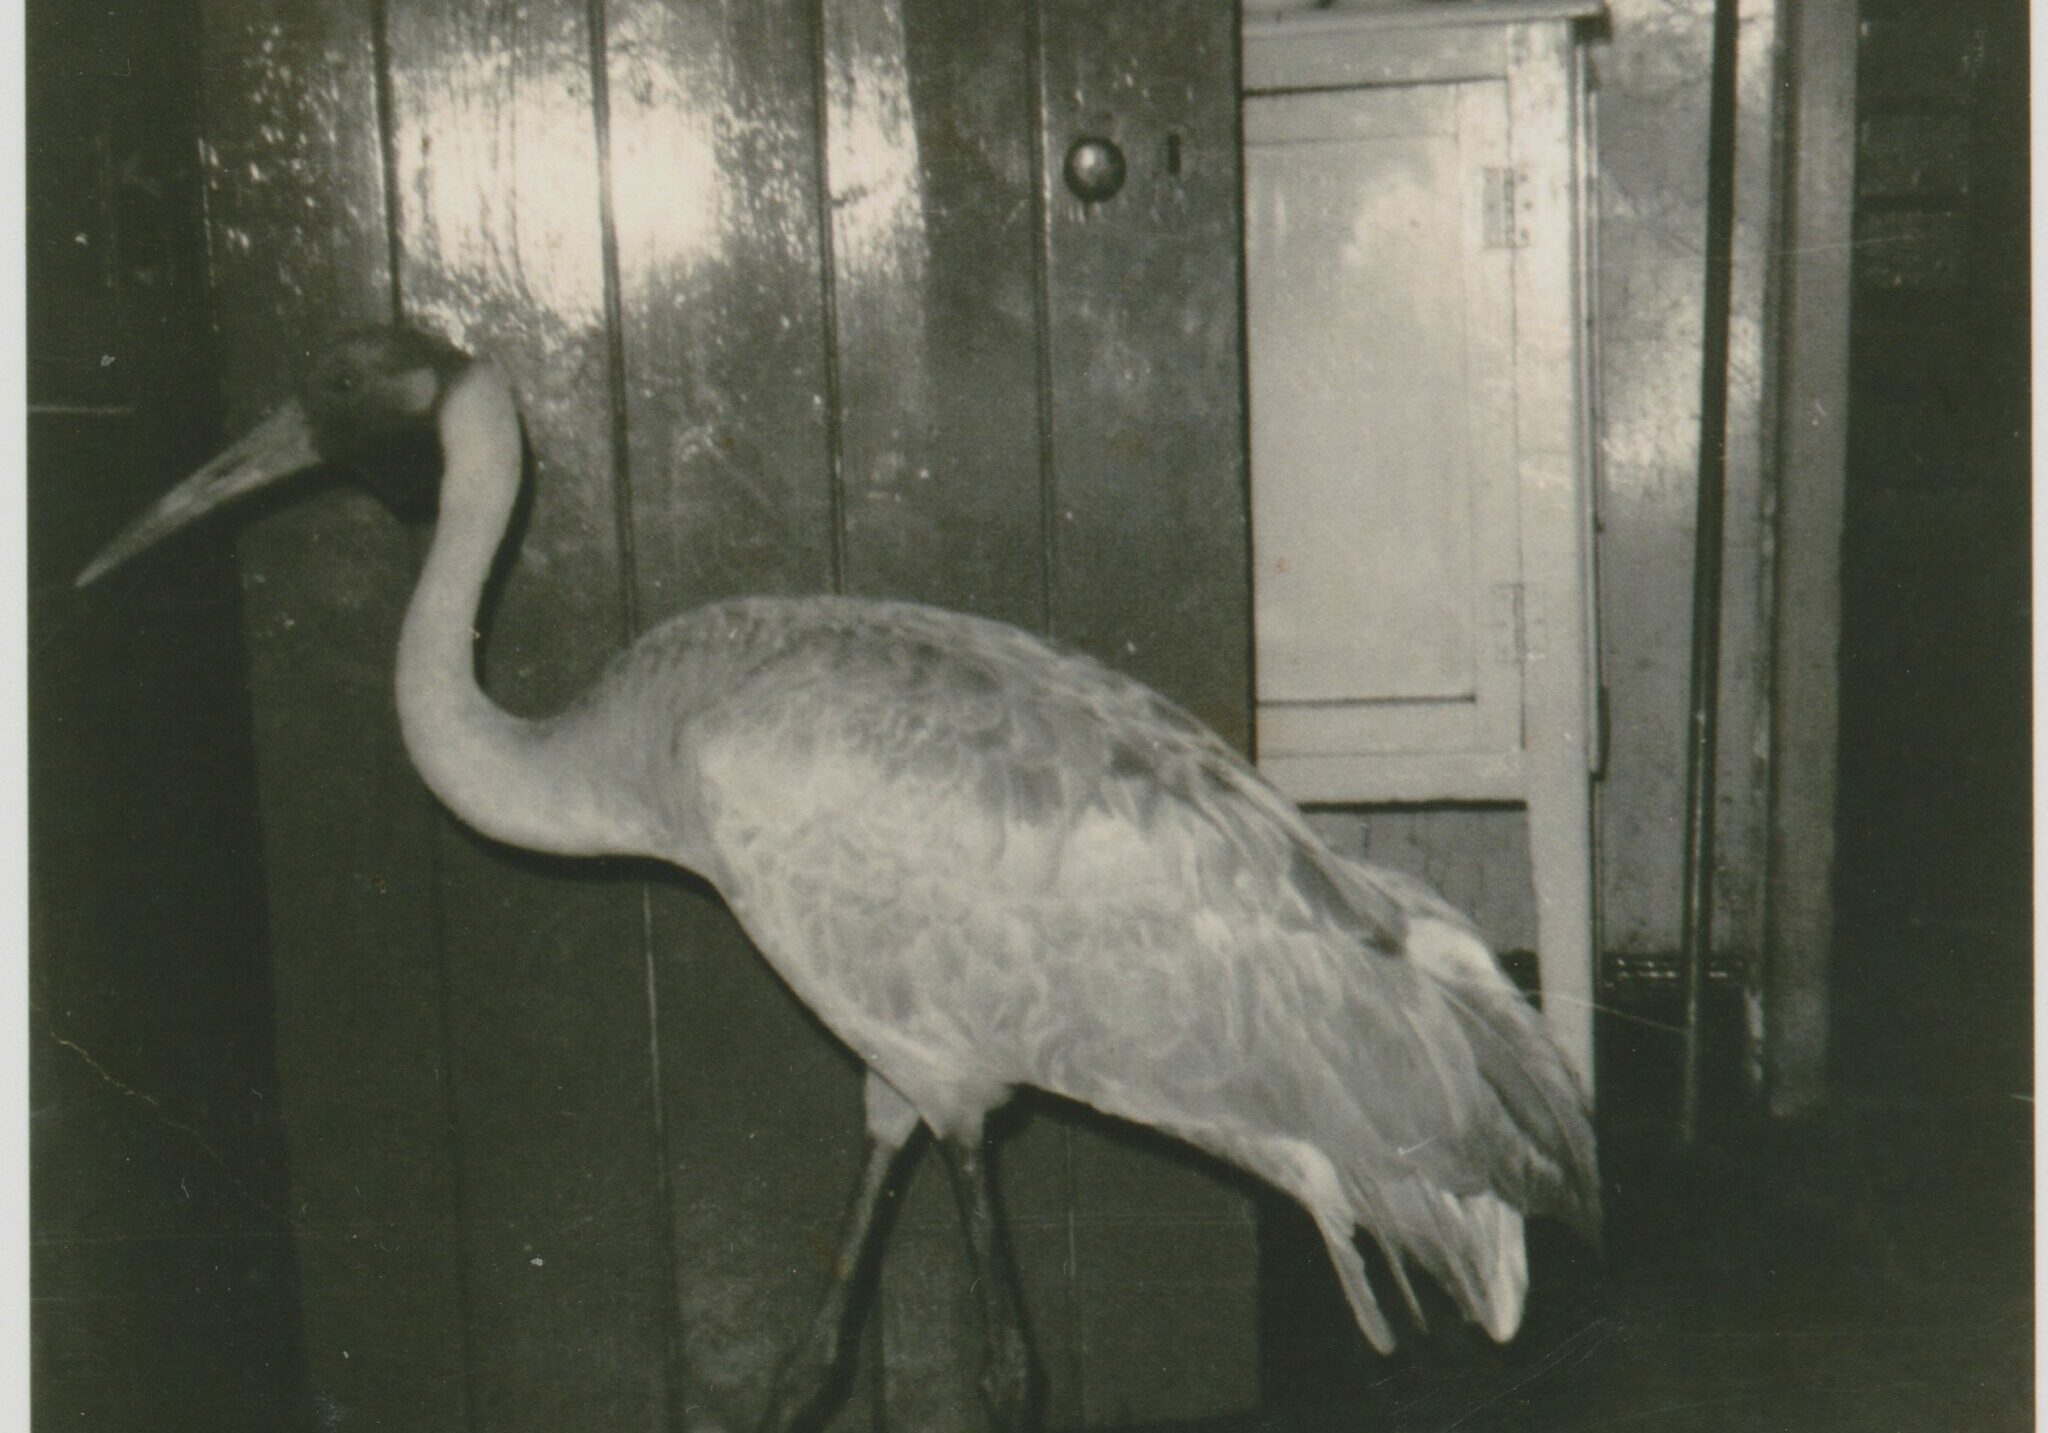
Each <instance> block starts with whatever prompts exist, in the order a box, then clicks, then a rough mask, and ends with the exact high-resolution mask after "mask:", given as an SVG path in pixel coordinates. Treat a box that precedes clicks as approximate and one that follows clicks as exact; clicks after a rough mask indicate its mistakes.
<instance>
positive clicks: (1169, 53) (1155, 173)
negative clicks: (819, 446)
mask: <svg viewBox="0 0 2048 1433" xmlns="http://www.w3.org/2000/svg"><path fill="white" fill-rule="evenodd" d="M1041 8H1042V13H1043V45H1042V54H1043V75H1042V83H1041V95H1042V103H1043V105H1044V114H1045V125H1044V164H1045V173H1046V176H1047V178H1046V180H1045V184H1046V189H1047V196H1046V207H1047V215H1046V230H1047V232H1046V269H1047V272H1046V289H1047V295H1048V315H1049V321H1050V327H1051V332H1050V334H1049V343H1050V346H1051V360H1050V362H1051V367H1050V372H1051V382H1052V419H1053V472H1054V500H1053V503H1052V519H1053V535H1052V539H1051V543H1052V554H1053V558H1052V561H1053V573H1052V624H1053V629H1054V631H1055V632H1056V633H1058V635H1059V636H1060V637H1062V638H1063V639H1065V640H1067V641H1070V642H1073V643H1074V644H1076V645H1077V646H1080V647H1082V648H1084V649H1086V650H1088V651H1091V652H1093V653H1095V654H1096V655H1098V656H1100V657H1102V658H1103V659H1105V660H1107V661H1109V662H1111V663H1112V664H1113V665H1115V666H1117V667H1119V668H1120V669H1122V670H1124V671H1126V672H1129V673H1131V674H1132V675H1133V676H1136V677H1138V678H1140V679H1141V680H1143V681H1146V682H1148V683H1150V684H1151V685H1153V686H1155V687H1157V688H1158V689H1159V690H1161V691H1163V692H1165V693H1166V694H1167V695H1169V696H1171V697H1173V698H1175V699H1176V700H1178V701H1181V702H1183V703H1185V704H1186V705H1187V706H1188V707H1189V708H1190V709H1191V710H1193V711H1194V713H1195V714H1196V715H1197V716H1199V717H1201V718H1202V720H1204V721H1205V722H1207V723H1209V725H1211V726H1212V727H1214V728H1215V729H1216V730H1217V731H1219V732H1221V733H1222V734H1223V736H1224V737H1225V738H1226V739H1228V740H1229V741H1231V742H1233V743H1234V744H1236V745H1237V746H1239V747H1244V746H1247V745H1248V737H1249V723H1250V694H1249V680H1250V679H1249V674H1248V668H1249V662H1248V654H1249V652H1250V649H1251V646H1250V644H1251V638H1250V630H1249V622H1250V596H1249V587H1248V574H1247V564H1248V562H1249V548H1248V543H1247V537H1246V516H1245V514H1246V505H1247V488H1246V481H1245V453H1244V442H1245V439H1244V417H1243V382H1242V377H1241V354H1242V352H1243V341H1242V322H1241V318H1240V301H1239V270H1240V267H1241V259H1240V255H1241V248H1242V242H1241V234H1240V229H1241V226H1240V224H1239V221H1238V205H1239V198H1238V195H1239V189H1238V183H1239V181H1238V174H1239V168H1240V165H1239V150H1238V123H1237V26H1236V18H1235V10H1234V8H1233V7H1232V6H1231V5H1229V4H1226V3H1220V0H1175V3H1170V4H1161V3H1144V0H1113V3H1084V0H1044V3H1043V4H1042V7H1041ZM1164 36H1170V37H1172V38H1171V43H1165V42H1163V41H1162V38H1161V37H1164ZM1134 56H1142V57H1144V58H1143V60H1142V61H1141V62H1139V61H1134V59H1133V57H1134ZM1084 135H1101V136H1104V137H1107V138H1109V139H1111V140H1112V141H1113V142H1115V143H1116V144H1117V145H1118V147H1119V148H1120V149H1121V150H1122V151H1123V154H1124V157H1125V160H1126V163H1127V166H1128V177H1127V178H1126V180H1125V182H1124V185H1123V188H1122V190H1121V191H1120V192H1119V193H1118V194H1117V195H1116V196H1115V197H1114V198H1112V199H1109V200H1107V201H1104V202H1102V203H1100V204H1096V205H1085V204H1083V203H1082V202H1081V201H1080V200H1079V199H1076V198H1075V197H1074V195H1073V194H1072V193H1070V192H1069V191H1068V189H1067V187H1066V185H1065V182H1064V181H1063V180H1062V178H1061V177H1060V175H1061V169H1062V166H1063V164H1064V163H1065V159H1066V154H1067V150H1068V147H1069V146H1070V145H1071V144H1072V143H1073V142H1074V141H1075V140H1076V139H1077V138H1080V137H1082V136H1084Z"/></svg>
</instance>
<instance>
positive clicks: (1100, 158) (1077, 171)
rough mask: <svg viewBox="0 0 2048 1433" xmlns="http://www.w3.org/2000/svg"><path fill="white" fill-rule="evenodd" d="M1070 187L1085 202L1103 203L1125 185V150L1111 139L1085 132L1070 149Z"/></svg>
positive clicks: (1067, 172)
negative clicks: (1119, 147)
mask: <svg viewBox="0 0 2048 1433" xmlns="http://www.w3.org/2000/svg"><path fill="white" fill-rule="evenodd" d="M1066 174H1067V188H1069V189H1071V190H1073V191H1074V197H1075V198H1076V199H1079V200H1080V201H1081V202H1082V203H1084V204H1100V203H1101V202H1102V201H1103V200H1105V199H1109V198H1112V197H1114V195H1115V194H1116V191H1117V190H1119V189H1121V188H1123V187H1124V152H1123V151H1122V150H1121V149H1118V148H1117V147H1116V145H1115V143H1114V142H1113V141H1111V140H1107V139H1102V138H1100V137H1099V136H1095V135H1083V136H1082V137H1081V138H1079V139H1077V140H1075V141H1074V143H1073V147H1072V148H1070V149H1069V150H1068V151H1067V163H1066Z"/></svg>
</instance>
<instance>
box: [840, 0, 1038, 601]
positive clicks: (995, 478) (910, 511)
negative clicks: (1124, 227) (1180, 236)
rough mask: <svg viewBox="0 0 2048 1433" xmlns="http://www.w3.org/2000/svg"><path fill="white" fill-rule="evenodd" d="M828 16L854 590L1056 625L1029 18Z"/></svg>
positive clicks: (946, 1)
mask: <svg viewBox="0 0 2048 1433" xmlns="http://www.w3.org/2000/svg"><path fill="white" fill-rule="evenodd" d="M825 15H826V26H825V40H826V46H827V61H826V81H827V111H826V113H827V122H826V142H827V150H826V155H827V158H826V162H827V172H826V183H827V192H828V194H829V196H830V201H831V209H832V232H831V239H832V256H833V266H832V273H833V291H834V316H835V323H834V330H833V347H834V352H835V355H836V358H837V370H838V379H839V411H840V418H839V434H840V471H841V481H842V483H843V486H844V490H845V494H846V506H845V528H846V532H845V544H846V587H847V590H849V591H852V592H861V593H874V594H886V595H889V596H895V597H907V598H911V599H913V600H918V601H930V602H936V603H940V604H942V605H944V606H947V607H951V608H954V609H956V610H959V611H966V612H975V613H979V614H982V615H986V616H992V617H997V618H1001V619H1003V620H1006V621H1010V622H1015V623H1017V624H1019V625H1021V626H1025V627H1038V626H1041V625H1043V622H1044V620H1045V612H1044V606H1045V603H1044V580H1045V571H1044V543H1043V541H1042V538H1041V533H1040V520H1041V516H1042V507H1043V504H1042V501H1041V494H1040V490H1039V463H1038V372H1037V363H1036V360H1035V353H1036V339H1037V323H1036V315H1035V304H1036V298H1035V293H1034V285H1035V273H1034V265H1035V255H1036V248H1037V241H1036V233H1035V229H1034V226H1033V223H1032V188H1031V185H1032V154H1031V142H1030V137H1031V131H1030V123H1031V105H1032V95H1031V90H1030V66H1029V63H1028V55H1027V51H1026V46H1027V44H1028V43H1029V40H1030V35H1031V28H1030V16H1029V13H1028V11H1027V9H1026V7H1025V5H1024V3H1023V0H1001V3H981V4H976V3H970V0H831V3H828V4H827V6H826V9H825Z"/></svg>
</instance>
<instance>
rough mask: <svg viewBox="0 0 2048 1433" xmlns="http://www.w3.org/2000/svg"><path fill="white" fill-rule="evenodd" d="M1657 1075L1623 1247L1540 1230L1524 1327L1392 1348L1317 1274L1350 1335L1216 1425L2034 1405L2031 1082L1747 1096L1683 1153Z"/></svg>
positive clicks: (1957, 1416) (1950, 1417)
mask: <svg viewBox="0 0 2048 1433" xmlns="http://www.w3.org/2000/svg"><path fill="white" fill-rule="evenodd" d="M2020 948H2021V949H2024V938H2023V937H2022V938H2021V941H2020ZM1609 1073H1610V1074H1618V1073H1619V1072H1618V1071H1613V1070H1610V1071H1609ZM1654 1074H1655V1072H1651V1078H1648V1079H1645V1080H1642V1081H1638V1082H1635V1083H1633V1084H1630V1083H1626V1082H1624V1081H1623V1080H1621V1079H1616V1080H1614V1081H1613V1082H1612V1083H1611V1084H1609V1086H1608V1087H1607V1088H1608V1089H1609V1090H1611V1091H1613V1093H1612V1094H1611V1095H1610V1097H1609V1099H1608V1101H1607V1104H1606V1108H1605V1109H1604V1110H1603V1112H1602V1120H1601V1123H1602V1135H1603V1140H1604V1149H1603V1158H1604V1161H1605V1163H1606V1166H1607V1177H1608V1188H1609V1201H1610V1202H1609V1208H1608V1245H1607V1249H1606V1253H1605V1257H1604V1260H1596V1259H1594V1258H1593V1257H1591V1256H1590V1255H1588V1254H1586V1253H1584V1252H1583V1251H1581V1250H1579V1249H1578V1248H1577V1247H1576V1246H1575V1244H1574V1242H1573V1241H1572V1240H1571V1238H1570V1236H1568V1235H1565V1234H1563V1233H1562V1232H1558V1231H1547V1230H1543V1229H1541V1228H1538V1229H1536V1230H1534V1231H1532V1264H1533V1271H1534V1272H1533V1288H1532V1293H1531V1300H1530V1305H1529V1312H1528V1317H1527V1322H1526V1323H1525V1325H1524V1329H1523V1332H1522V1334H1521V1335H1520V1337H1518V1338H1517V1339H1516V1341H1515V1342H1514V1343H1513V1344H1512V1345H1511V1346H1509V1347H1507V1348H1504V1349H1501V1348H1495V1347H1493V1346H1491V1345H1490V1344H1488V1343H1487V1342H1486V1340H1485V1339H1484V1338H1483V1336H1481V1335H1480V1334H1478V1333H1477V1332H1476V1331H1474V1330H1472V1329H1470V1328H1469V1327H1461V1326H1459V1325H1458V1323H1457V1320H1456V1318H1455V1316H1454V1315H1453V1314H1451V1313H1450V1312H1449V1311H1448V1310H1446V1311H1445V1314H1444V1315H1443V1316H1442V1317H1437V1318H1433V1320H1432V1325H1433V1329H1434V1333H1433V1334H1430V1335H1426V1336H1420V1337H1413V1338H1411V1339H1410V1340H1409V1343H1408V1345H1407V1346H1406V1347H1404V1348H1403V1349H1402V1350H1401V1351H1400V1352H1399V1353H1398V1354H1397V1355H1396V1356H1395V1357H1394V1358H1392V1359H1389V1360H1381V1359H1377V1358H1375V1357H1373V1356H1372V1355H1371V1354H1370V1353H1369V1352H1368V1351H1367V1350H1366V1349H1365V1348H1364V1345H1363V1341H1362V1340H1361V1339H1359V1337H1358V1335H1357V1334H1356V1333H1355V1331H1354V1330H1352V1329H1351V1327H1350V1326H1349V1321H1348V1319H1346V1318H1344V1317H1343V1316H1342V1310H1341V1304H1339V1303H1338V1302H1337V1300H1338V1296H1337V1294H1336V1291H1335V1289H1334V1286H1331V1287H1321V1286H1320V1284H1321V1283H1322V1282H1326V1281H1304V1284H1305V1285H1307V1284H1310V1283H1314V1284H1316V1285H1317V1286H1315V1287H1307V1286H1305V1287H1303V1288H1302V1289H1301V1290H1300V1291H1299V1292H1300V1295H1301V1297H1302V1299H1303V1300H1304V1301H1308V1302H1311V1303H1318V1304H1321V1305H1323V1306H1325V1312H1326V1313H1327V1314H1328V1315H1329V1317H1328V1318H1327V1320H1326V1321H1325V1323H1324V1324H1323V1327H1325V1328H1326V1329H1328V1330H1329V1333H1328V1339H1327V1346H1326V1347H1324V1348H1321V1349H1312V1350H1308V1351H1307V1357H1306V1360H1305V1361H1304V1360H1301V1359H1297V1362H1296V1366H1295V1367H1294V1368H1293V1369H1292V1370H1290V1371H1288V1373H1289V1374H1290V1375H1291V1377H1292V1378H1294V1379H1296V1380H1300V1381H1297V1382H1294V1383H1292V1384H1290V1383H1287V1382H1283V1381H1281V1380H1280V1379H1278V1378H1275V1377H1272V1376H1270V1375H1272V1374H1274V1373H1275V1372H1278V1371H1276V1370H1270V1369H1269V1380H1268V1389H1267V1404H1268V1411H1267V1412H1266V1413H1264V1414H1263V1415H1261V1416H1260V1417H1258V1418H1255V1419H1251V1420H1246V1421H1238V1422H1228V1423H1217V1424H1214V1425H1204V1427H1203V1430H1202V1433H1311V1431H1312V1430H1323V1429H1331V1430H1337V1429H1370V1430H1375V1433H1381V1430H1384V1433H1424V1430H1428V1433H1449V1430H1452V1429H1459V1430H1472V1433H1476V1430H1483V1429H1502V1430H1505V1429H1515V1430H1518V1433H1529V1431H1530V1430H1550V1429H1555V1430H1565V1429H1570V1430H1591V1429H1618V1428H1640V1429H1659V1430H1691V1429H1697V1430H1703V1433H1704V1430H1715V1433H1729V1431H1730V1430H1734V1431H1735V1433H1742V1430H1759V1433H1761V1430H1800V1431H1801V1433H1807V1430H1812V1433H1831V1430H1842V1433H1848V1430H1857V1433H1865V1430H1900V1433H1918V1430H1943V1429H1958V1430H1964V1429H1967V1430H1973V1433H1974V1430H2005V1429H2022V1428H2032V1427H2033V1426H2034V1415H2033V1406H2034V1405H2033V1392H2032V1389H2033V1343H2034V1337H2033V1257H2032V1251H2033V1202H2032V1200H2033V1195H2032V1183H2031V1181H2032V1164H2033V1161H2032V1155H2031V1150H2032V1116H2033V1107H2032V1104H2031V1101H2030V1099H2029V1098H2028V1097H2027V1096H2026V1095H2025V1094H2024V1093H2023V1092H2022V1088H2015V1089H2010V1090H1995V1089H1984V1090H1981V1091H1980V1092H1978V1093H1975V1094H1971V1095H1962V1094H1955V1095H1951V1096H1950V1097H1947V1098H1943V1099H1929V1100H1924V1101H1914V1100H1908V1099H1904V1098H1900V1097H1898V1096H1896V1095H1871V1096H1866V1097H1857V1096H1853V1095H1852V1096H1848V1097H1845V1098H1844V1099H1842V1100H1839V1101H1837V1102H1836V1105H1835V1107H1834V1109H1833V1110H1831V1112H1830V1113H1829V1115H1828V1116H1827V1117H1826V1118H1825V1119H1824V1120H1822V1121H1820V1122H1818V1123H1814V1124H1811V1125H1804V1126H1793V1127H1784V1126H1778V1127H1749V1128H1744V1127H1743V1126H1742V1125H1741V1124H1740V1123H1738V1122H1736V1121H1733V1120H1726V1119H1724V1121H1723V1122H1721V1123H1719V1124H1718V1125H1710V1126H1709V1127H1708V1129H1707V1130H1706V1132H1705V1134H1704V1135H1703V1139H1702V1142H1701V1146H1700V1148H1699V1150H1698V1152H1697V1153H1695V1154H1693V1155H1690V1156H1683V1155H1679V1154H1678V1153H1677V1152H1675V1151H1673V1150H1672V1149H1671V1148H1670V1147H1669V1146H1668V1144H1667V1142H1666V1141H1667V1138H1668V1136H1667V1131H1668V1128H1669V1114H1668V1111H1669V1105H1668V1104H1667V1103H1666V1096H1667V1095H1668V1093H1669V1091H1668V1084H1667V1082H1665V1081H1662V1080H1659V1079H1656V1078H1655V1077H1654ZM1318 1364H1319V1365H1320V1367H1319V1368H1318V1367H1316V1365H1318ZM1187 1433H1194V1430H1187Z"/></svg>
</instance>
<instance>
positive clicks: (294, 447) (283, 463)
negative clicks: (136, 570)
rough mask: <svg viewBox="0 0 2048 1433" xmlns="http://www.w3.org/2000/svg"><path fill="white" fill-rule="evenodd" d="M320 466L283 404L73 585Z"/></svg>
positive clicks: (290, 408)
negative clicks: (277, 483)
mask: <svg viewBox="0 0 2048 1433" xmlns="http://www.w3.org/2000/svg"><path fill="white" fill-rule="evenodd" d="M319 461H320V454H319V453H318V451H316V450H315V448H314V446H313V431H312V429H311V428H310V427H308V426H307V423H306V413H305V410H304V409H303V408H301V407H300V406H299V404H298V402H297V400H296V399H294V400H293V401H291V402H289V403H286V404H284V405H283V406H282V407H280V408H278V409H277V410H276V411H275V412H274V413H272V414H271V415H270V416H269V417H268V418H265V419H264V420H263V421H262V422H261V423H258V424H257V425H256V426H255V427H254V428H251V429H250V430H249V431H248V432H247V433H245V434H243V435H242V437H241V438H240V439H238V440H237V441H235V442H234V443H232V444H230V445H229V446H228V447H227V448H226V449H224V450H223V451H222V452H221V453H220V454H219V455H218V456H217V457H215V458H214V459H213V460H212V461H211V462H209V463H207V464H206V466H205V467H203V468H201V469H199V471H197V472H196V473H194V474H192V476H191V477H189V478H187V479H185V481H184V482H182V483H179V484H178V485H177V486H176V487H175V488H172V489H171V490H170V491H169V492H167V493H165V494H164V495H163V496H162V497H161V498H158V499H157V501H156V503H155V504H154V505H153V506H151V507H150V508H149V510H148V511H147V512H145V513H143V514H142V516H140V517H138V518H136V519H135V521H133V522H131V523H129V524H128V526H126V527H125V528H123V529H121V532H120V534H119V535H118V536H116V537H115V538H114V540H113V541H112V542H110V543H108V544H107V545H106V546H105V547H104V548H102V549H101V550H100V555H99V556H98V557H95V558H94V559H93V560H92V561H91V562H90V563H88V564H86V568H85V570H84V571H83V572H81V573H79V574H78V578H77V583H76V585H77V586H79V587H85V586H87V585H89V584H90V583H93V582H96V581H98V580H99V579H100V578H101V577H103V576H105V575H106V574H107V573H108V572H110V571H112V570H113V569H114V568H116V567H118V566H120V565H121V564H122V563H124V562H126V561H127V560H128V559H129V558H131V557H133V556H135V554H136V553H138V552H140V551H142V550H143V549H144V548H146V547H150V546H153V545H154V544H156V543H158V542H160V541H162V540H163V539H164V538H166V537H169V536H170V535H171V534H172V533H174V532H176V531H177V530H178V529H180V528H182V527H184V526H185V525H187V524H188V523H191V522H193V521H196V520H197V519H198V518H200V517H203V516H205V515H206V514H207V513H210V512H212V511H213V510H214V509H215V508H217V507H219V506H221V505H222V504H223V503H228V502H232V501H234V500H235V499H236V498H239V497H242V496H243V495H245V494H247V493H253V492H255V491H256V490H257V489H258V488H261V487H266V486H268V485H269V484H271V483H273V482H275V481H277V480H278V479H279V478H284V477H289V476H290V475H291V474H293V473H296V472H299V471H301V470H302V469H305V468H310V467H312V466H313V465H314V464H315V463H317V462H319Z"/></svg>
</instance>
